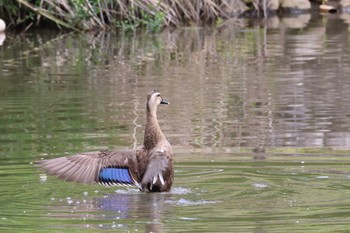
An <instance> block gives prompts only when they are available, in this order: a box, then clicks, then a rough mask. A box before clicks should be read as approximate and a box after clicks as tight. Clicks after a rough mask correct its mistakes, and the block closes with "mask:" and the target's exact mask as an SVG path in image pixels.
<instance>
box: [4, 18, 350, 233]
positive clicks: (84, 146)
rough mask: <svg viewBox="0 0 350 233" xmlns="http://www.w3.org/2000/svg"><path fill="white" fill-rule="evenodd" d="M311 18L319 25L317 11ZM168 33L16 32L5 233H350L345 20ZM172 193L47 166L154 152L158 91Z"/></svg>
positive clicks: (9, 80) (9, 71) (9, 91)
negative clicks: (147, 137) (145, 145)
mask: <svg viewBox="0 0 350 233" xmlns="http://www.w3.org/2000/svg"><path fill="white" fill-rule="evenodd" d="M306 18H307V17H306ZM307 19H308V20H307V21H306V23H305V17H304V18H303V17H301V20H302V23H299V24H297V25H301V26H295V24H292V22H293V23H296V22H298V21H297V20H296V19H294V18H286V19H279V21H278V23H277V24H276V22H275V21H272V22H274V23H273V24H272V25H273V26H271V24H270V23H271V22H267V23H266V24H261V22H258V23H257V22H253V23H250V24H249V25H248V27H240V26H239V25H237V24H227V25H224V26H223V27H221V28H216V29H215V28H180V29H176V30H165V31H164V32H162V33H159V34H149V33H130V34H128V33H125V34H122V33H112V32H100V33H90V34H77V33H62V32H57V31H50V30H32V31H28V32H25V33H22V34H16V33H10V32H8V33H7V34H6V40H5V41H4V43H3V45H2V46H1V47H0V57H1V60H0V69H1V73H0V177H1V178H0V187H1V192H0V230H1V231H4V232H99V231H116V232H254V233H258V232H259V233H260V232H261V233H263V232H287V231H290V230H293V231H294V232H330V231H332V232H335V231H349V230H350V209H349V207H348V206H350V201H349V198H348V197H349V194H350V171H349V167H350V160H349V151H350V95H349V89H350V79H349V73H350V67H349V64H350V38H349V36H350V33H349V25H348V24H347V23H346V21H345V20H343V19H341V18H340V17H338V16H327V15H326V16H320V15H317V14H316V15H312V16H311V18H307ZM153 89H156V90H159V91H160V92H161V93H162V95H163V97H164V98H165V99H167V100H168V101H170V103H171V104H170V105H168V106H160V107H159V109H158V117H159V121H160V125H161V127H162V130H163V132H164V134H165V135H166V136H167V138H168V139H169V141H170V142H171V144H172V145H173V149H174V151H175V154H176V155H175V181H174V186H173V189H172V190H171V192H169V193H158V194H157V193H156V194H148V193H141V192H139V191H138V190H137V189H136V188H129V189H127V188H118V187H112V188H108V187H104V186H99V185H83V184H76V183H70V182H65V181H62V180H59V179H57V178H55V177H52V176H48V175H46V174H44V173H43V172H42V171H40V169H38V167H37V166H36V162H37V161H40V160H41V159H49V158H56V157H60V156H68V155H74V154H77V153H79V152H86V151H94V150H100V149H110V150H117V149H120V148H133V147H135V146H137V145H139V144H141V143H142V138H143V130H144V124H145V101H146V99H145V98H146V95H147V93H148V92H149V91H150V90H153Z"/></svg>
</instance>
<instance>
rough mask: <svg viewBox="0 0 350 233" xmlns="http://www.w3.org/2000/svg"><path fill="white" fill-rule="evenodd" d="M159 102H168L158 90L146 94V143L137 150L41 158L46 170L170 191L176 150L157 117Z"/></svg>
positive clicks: (83, 180)
mask: <svg viewBox="0 0 350 233" xmlns="http://www.w3.org/2000/svg"><path fill="white" fill-rule="evenodd" d="M159 104H169V103H168V102H166V101H164V100H163V99H162V97H161V95H160V93H159V92H157V91H152V92H150V93H149V94H148V96H147V103H146V109H147V115H146V127H145V135H144V142H143V145H141V146H139V147H137V148H136V149H135V150H132V149H130V150H120V151H106V150H103V151H96V152H86V153H81V154H77V155H73V156H67V157H60V158H55V159H51V160H44V161H40V163H39V165H40V166H41V168H42V169H43V170H45V171H46V172H47V173H49V174H52V175H55V176H57V177H59V178H61V179H64V180H67V181H74V182H80V183H100V184H103V185H107V186H111V185H124V186H130V185H136V186H137V187H139V188H140V190H141V191H146V192H164V191H165V192H167V191H170V189H171V186H172V183H173V180H174V167H173V152H172V148H171V145H170V143H169V141H168V140H167V139H166V138H165V136H164V134H163V132H162V130H161V129H160V126H159V124H158V120H157V107H158V105H159Z"/></svg>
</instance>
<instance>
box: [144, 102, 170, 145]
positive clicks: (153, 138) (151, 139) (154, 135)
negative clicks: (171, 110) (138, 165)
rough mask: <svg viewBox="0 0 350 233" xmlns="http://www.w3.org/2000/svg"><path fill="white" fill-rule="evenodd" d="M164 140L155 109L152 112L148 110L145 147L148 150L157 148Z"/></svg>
mask: <svg viewBox="0 0 350 233" xmlns="http://www.w3.org/2000/svg"><path fill="white" fill-rule="evenodd" d="M163 140H166V139H165V136H164V134H163V132H162V130H161V129H160V126H159V123H158V119H157V112H156V109H153V111H152V110H150V109H149V108H147V116H146V128H145V135H144V139H143V145H144V146H145V148H146V149H147V150H150V149H152V148H154V147H156V146H157V145H158V144H159V143H160V142H162V141H163Z"/></svg>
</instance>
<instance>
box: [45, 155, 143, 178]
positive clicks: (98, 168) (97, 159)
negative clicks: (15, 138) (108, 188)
mask: <svg viewBox="0 0 350 233" xmlns="http://www.w3.org/2000/svg"><path fill="white" fill-rule="evenodd" d="M135 161H137V160H136V154H135V151H134V150H124V151H118V152H110V151H97V152H87V153H82V154H77V155H73V156H68V157H60V158H55V159H50V160H43V161H41V162H39V166H40V167H41V168H42V169H43V170H44V171H46V172H47V173H49V174H51V175H55V176H57V177H59V178H61V179H64V180H67V181H74V182H79V183H96V182H98V183H102V184H104V185H114V184H119V183H120V184H124V183H125V184H128V185H130V184H135V183H137V180H138V177H133V176H132V175H131V174H137V172H135V171H130V169H134V168H137V164H135ZM118 167H119V168H123V169H122V170H120V171H119V170H118V169H116V170H113V169H105V168H118ZM124 170H125V171H124ZM101 174H104V175H103V176H104V177H107V179H104V180H101V178H100V177H101ZM125 174H128V176H130V178H128V177H126V175H125ZM113 177H117V179H113Z"/></svg>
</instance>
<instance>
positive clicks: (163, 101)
mask: <svg viewBox="0 0 350 233" xmlns="http://www.w3.org/2000/svg"><path fill="white" fill-rule="evenodd" d="M160 104H169V102H168V101H166V100H163V99H162V101H161V102H160Z"/></svg>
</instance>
